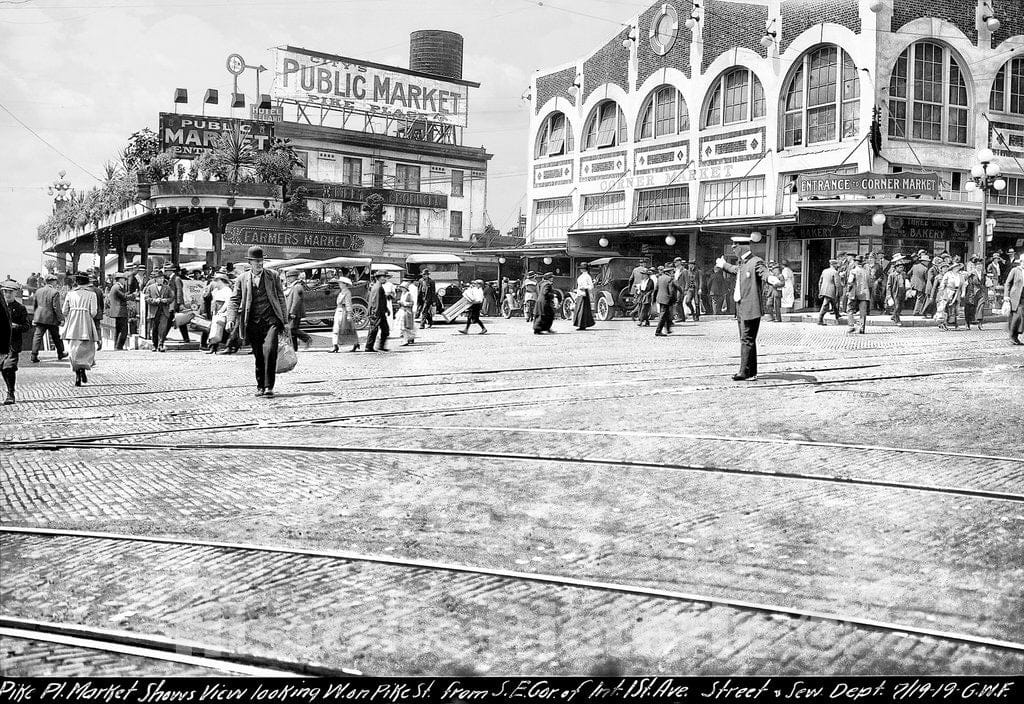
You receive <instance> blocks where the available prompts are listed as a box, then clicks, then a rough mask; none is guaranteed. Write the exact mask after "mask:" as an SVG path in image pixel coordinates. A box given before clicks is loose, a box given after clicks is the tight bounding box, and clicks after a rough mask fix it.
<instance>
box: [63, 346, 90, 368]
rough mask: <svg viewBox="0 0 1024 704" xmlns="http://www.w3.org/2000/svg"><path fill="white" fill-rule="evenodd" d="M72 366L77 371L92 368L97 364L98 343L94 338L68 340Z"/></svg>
mask: <svg viewBox="0 0 1024 704" xmlns="http://www.w3.org/2000/svg"><path fill="white" fill-rule="evenodd" d="M66 342H67V350H68V356H69V358H70V361H71V368H72V369H73V370H74V371H76V372H80V371H84V370H86V369H92V368H93V365H94V364H96V343H95V342H94V341H93V340H66Z"/></svg>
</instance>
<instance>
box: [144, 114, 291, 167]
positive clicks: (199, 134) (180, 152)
mask: <svg viewBox="0 0 1024 704" xmlns="http://www.w3.org/2000/svg"><path fill="white" fill-rule="evenodd" d="M235 129H238V130H239V133H240V134H241V135H242V137H243V139H244V140H245V141H246V142H247V143H248V144H250V145H251V146H252V148H253V149H255V150H257V151H269V150H270V148H271V147H272V146H273V142H274V123H272V122H260V121H257V120H239V119H237V118H233V117H204V116H203V115H178V114H177V113H173V112H162V113H160V150H161V151H166V150H168V149H170V150H171V151H173V152H174V155H175V156H176V157H178V158H180V159H190V158H192V157H194V156H198V155H199V154H202V153H203V152H205V151H209V150H211V149H213V147H214V145H215V144H216V143H217V139H218V138H219V137H220V136H221V135H223V134H228V133H230V132H233V131H234V130H235Z"/></svg>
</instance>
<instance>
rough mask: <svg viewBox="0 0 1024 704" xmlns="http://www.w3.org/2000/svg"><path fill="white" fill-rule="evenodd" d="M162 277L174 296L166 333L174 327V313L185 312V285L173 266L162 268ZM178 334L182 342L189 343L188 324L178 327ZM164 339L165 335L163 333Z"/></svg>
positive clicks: (179, 273)
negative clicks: (165, 279)
mask: <svg viewBox="0 0 1024 704" xmlns="http://www.w3.org/2000/svg"><path fill="white" fill-rule="evenodd" d="M164 276H165V277H166V278H167V285H168V286H170V287H171V292H172V293H173V294H174V301H173V302H172V303H171V307H170V313H171V317H170V320H169V321H168V322H167V332H170V331H171V328H172V327H174V317H175V314H176V313H184V312H186V310H187V308H188V306H186V305H185V283H184V280H183V279H182V276H181V271H180V270H178V269H176V268H175V267H174V265H173V264H167V265H166V266H164ZM178 334H179V335H181V341H182V342H185V343H187V342H191V338H190V337H189V336H188V323H185V324H184V325H179V326H178ZM164 337H167V334H166V333H164Z"/></svg>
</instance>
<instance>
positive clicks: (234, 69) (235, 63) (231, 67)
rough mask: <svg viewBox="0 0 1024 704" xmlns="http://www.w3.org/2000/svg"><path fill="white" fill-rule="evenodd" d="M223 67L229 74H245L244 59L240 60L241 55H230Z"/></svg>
mask: <svg viewBox="0 0 1024 704" xmlns="http://www.w3.org/2000/svg"><path fill="white" fill-rule="evenodd" d="M225 66H227V69H228V72H229V73H232V74H234V75H236V76H240V75H242V74H243V73H244V72H245V59H243V58H242V55H241V54H231V55H230V56H228V60H227V62H226V63H225Z"/></svg>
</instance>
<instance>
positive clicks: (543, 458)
mask: <svg viewBox="0 0 1024 704" xmlns="http://www.w3.org/2000/svg"><path fill="white" fill-rule="evenodd" d="M371 427H379V426H371ZM400 427H407V426H400ZM392 430H393V429H392ZM659 437H673V436H671V435H665V436H659ZM691 437H695V438H696V439H722V438H713V437H711V436H691ZM797 444H798V443H797ZM824 446H825V447H834V446H836V445H835V444H831V443H829V444H824ZM197 447H199V448H201V449H202V450H203V451H211V450H222V451H227V450H231V451H241V452H252V451H259V452H308V453H322V454H334V453H350V454H369V455H403V456H418V457H458V458H470V459H480V460H511V461H520V462H549V463H558V464H571V465H584V466H599V467H606V466H612V467H623V468H630V469H656V470H668V471H682V472H696V473H706V474H721V475H735V476H751V477H767V478H773V479H786V480H794V481H808V482H822V483H828V484H842V485H850V486H866V487H878V488H886V489H899V490H905V491H919V492H925V493H931V494H944V495H949V496H964V497H970V498H979V499H988V500H995V501H1010V502H1015V503H1024V494H1022V493H1015V492H1009V491H992V490H987V489H972V488H968V487H957V486H944V485H938V484H923V483H917V482H900V481H887V480H880V479H869V478H865V477H855V476H850V475H842V476H841V475H833V474H812V473H807V472H788V471H780V470H765V469H753V468H740V467H724V466H714V465H706V464H687V463H673V462H651V461H634V460H623V459H611V458H596V457H565V456H560V455H546V454H529V453H521V452H507V451H499V450H458V449H447V448H439V447H422V446H420V447H395V446H387V447H383V446H373V445H366V444H360V445H299V444H294V443H240V442H231V443H202V444H201V445H198V446H197V445H195V444H184V443H179V444H173V443H139V442H133V443H100V444H96V443H73V442H63V443H62V442H52V443H45V444H39V445H37V446H34V447H32V448H23V449H35V450H46V451H56V450H82V449H104V450H118V451H136V452H138V451H150V452H152V451H163V452H195V451H196V448H197ZM845 447H853V446H845ZM857 449H880V448H863V447H861V448H857ZM940 454H941V453H940ZM990 459H1002V460H1008V461H1016V462H1021V463H1024V460H1020V459H1010V458H990Z"/></svg>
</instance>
